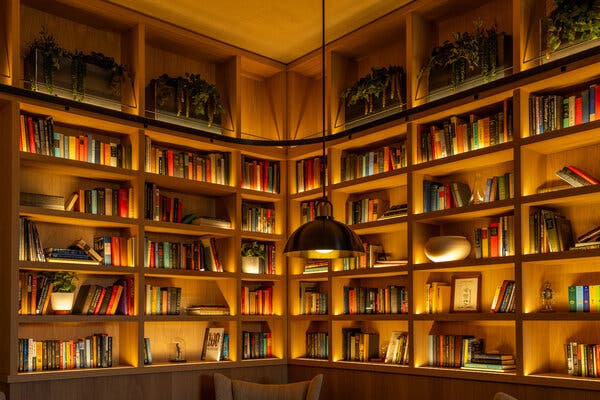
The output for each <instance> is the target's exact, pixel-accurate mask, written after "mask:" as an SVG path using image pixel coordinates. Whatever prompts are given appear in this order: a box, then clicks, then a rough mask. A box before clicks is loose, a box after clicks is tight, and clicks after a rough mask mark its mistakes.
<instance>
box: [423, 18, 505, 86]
mask: <svg viewBox="0 0 600 400" xmlns="http://www.w3.org/2000/svg"><path fill="white" fill-rule="evenodd" d="M474 24H475V31H474V32H473V33H469V32H463V33H460V32H454V33H453V41H452V42H450V41H448V40H446V41H444V43H442V44H441V45H440V46H437V47H435V48H434V49H433V50H432V51H431V56H430V57H429V59H428V60H427V62H426V63H425V65H423V67H422V68H421V70H420V71H419V74H418V76H417V77H418V79H421V78H422V77H423V76H429V74H430V73H431V70H432V69H434V68H439V69H450V71H451V77H450V84H451V86H452V88H456V87H458V85H460V84H461V83H463V82H464V81H465V79H466V77H467V70H471V71H473V70H475V69H476V68H480V69H481V76H482V77H483V81H484V82H488V81H489V80H491V79H493V78H494V76H495V73H496V68H497V60H498V38H497V29H496V26H492V27H491V28H487V29H484V28H483V24H482V23H481V21H475V22H474Z"/></svg>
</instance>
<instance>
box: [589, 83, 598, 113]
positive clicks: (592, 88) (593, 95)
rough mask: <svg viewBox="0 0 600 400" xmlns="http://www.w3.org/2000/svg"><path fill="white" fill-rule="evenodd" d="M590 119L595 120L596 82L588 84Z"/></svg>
mask: <svg viewBox="0 0 600 400" xmlns="http://www.w3.org/2000/svg"><path fill="white" fill-rule="evenodd" d="M589 108H590V121H595V120H596V84H593V85H590V107H589Z"/></svg>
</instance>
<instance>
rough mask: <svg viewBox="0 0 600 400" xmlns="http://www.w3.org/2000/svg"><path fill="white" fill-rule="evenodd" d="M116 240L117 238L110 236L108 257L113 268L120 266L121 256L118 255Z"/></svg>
mask: <svg viewBox="0 0 600 400" xmlns="http://www.w3.org/2000/svg"><path fill="white" fill-rule="evenodd" d="M118 239H119V238H118V237H117V236H112V237H111V238H110V255H111V263H112V266H113V267H118V266H120V265H121V254H120V253H119V243H118Z"/></svg>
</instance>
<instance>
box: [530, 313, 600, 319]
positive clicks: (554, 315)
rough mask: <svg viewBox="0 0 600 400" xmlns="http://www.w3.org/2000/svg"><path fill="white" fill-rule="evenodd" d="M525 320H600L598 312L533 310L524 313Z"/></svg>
mask: <svg viewBox="0 0 600 400" xmlns="http://www.w3.org/2000/svg"><path fill="white" fill-rule="evenodd" d="M523 320H524V321H600V313H597V312H591V313H590V312H545V313H542V312H533V313H524V314H523Z"/></svg>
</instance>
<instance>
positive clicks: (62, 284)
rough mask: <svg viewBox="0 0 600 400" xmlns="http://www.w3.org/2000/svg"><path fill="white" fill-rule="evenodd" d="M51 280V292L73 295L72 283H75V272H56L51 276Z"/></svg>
mask: <svg viewBox="0 0 600 400" xmlns="http://www.w3.org/2000/svg"><path fill="white" fill-rule="evenodd" d="M50 278H51V279H52V284H53V286H52V290H53V291H54V292H60V293H73V292H74V291H75V288H76V286H75V284H74V283H73V281H77V280H78V279H79V278H77V274H76V273H75V272H66V271H58V272H54V273H52V274H51V276H50Z"/></svg>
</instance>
